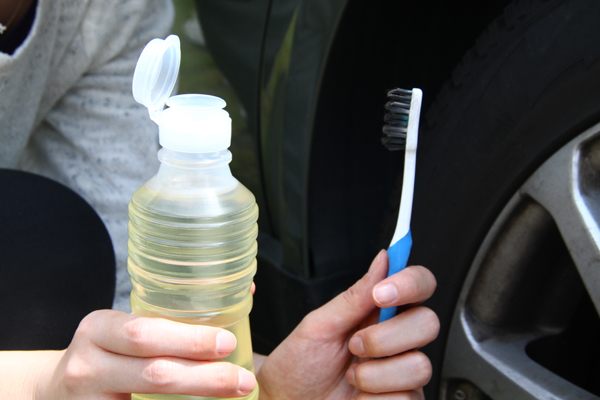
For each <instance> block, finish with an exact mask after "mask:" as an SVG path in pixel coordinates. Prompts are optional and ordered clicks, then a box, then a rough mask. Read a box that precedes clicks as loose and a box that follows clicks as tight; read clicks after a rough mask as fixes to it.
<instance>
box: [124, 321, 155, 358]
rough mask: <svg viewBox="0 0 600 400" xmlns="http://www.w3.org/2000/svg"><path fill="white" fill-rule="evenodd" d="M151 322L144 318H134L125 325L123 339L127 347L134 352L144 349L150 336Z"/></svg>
mask: <svg viewBox="0 0 600 400" xmlns="http://www.w3.org/2000/svg"><path fill="white" fill-rule="evenodd" d="M151 325H152V324H151V321H150V320H148V319H145V318H136V319H134V320H132V321H129V322H128V323H127V324H125V326H124V329H125V338H126V340H127V343H128V345H129V347H130V348H131V349H132V350H133V351H134V352H136V353H137V352H139V351H141V350H143V349H144V347H145V346H146V345H147V343H148V342H149V341H150V337H151V335H152V327H151Z"/></svg>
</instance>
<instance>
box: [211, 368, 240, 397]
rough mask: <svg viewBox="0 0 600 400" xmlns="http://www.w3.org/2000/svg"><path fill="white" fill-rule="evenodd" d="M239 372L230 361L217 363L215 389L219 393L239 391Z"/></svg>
mask: <svg viewBox="0 0 600 400" xmlns="http://www.w3.org/2000/svg"><path fill="white" fill-rule="evenodd" d="M237 381H238V373H237V370H236V369H235V367H234V366H233V365H232V364H229V363H215V379H214V381H213V385H214V389H215V390H216V391H217V392H218V393H223V394H227V393H233V392H236V391H237V386H238V385H237Z"/></svg>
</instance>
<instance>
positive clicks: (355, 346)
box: [349, 335, 365, 356]
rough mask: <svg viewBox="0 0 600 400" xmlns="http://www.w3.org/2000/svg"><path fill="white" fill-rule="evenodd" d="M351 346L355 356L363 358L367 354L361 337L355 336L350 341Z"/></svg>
mask: <svg viewBox="0 0 600 400" xmlns="http://www.w3.org/2000/svg"><path fill="white" fill-rule="evenodd" d="M349 346H350V349H351V351H352V352H353V353H354V354H355V355H357V356H362V355H364V354H365V346H364V344H363V340H362V338H361V337H360V336H356V335H355V336H354V337H353V338H352V339H350V343H349Z"/></svg>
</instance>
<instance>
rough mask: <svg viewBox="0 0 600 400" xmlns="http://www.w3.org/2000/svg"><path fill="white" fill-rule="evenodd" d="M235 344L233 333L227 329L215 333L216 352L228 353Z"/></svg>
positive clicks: (233, 348)
mask: <svg viewBox="0 0 600 400" xmlns="http://www.w3.org/2000/svg"><path fill="white" fill-rule="evenodd" d="M236 345H237V340H236V339H235V335H234V334H233V333H231V332H229V331H221V332H219V333H217V337H216V343H215V349H216V350H217V353H218V354H223V355H229V354H231V352H232V351H233V350H235V346H236Z"/></svg>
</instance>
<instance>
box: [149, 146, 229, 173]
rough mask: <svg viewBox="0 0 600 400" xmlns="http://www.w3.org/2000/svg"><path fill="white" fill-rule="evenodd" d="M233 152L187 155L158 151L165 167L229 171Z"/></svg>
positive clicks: (164, 150)
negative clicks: (222, 169)
mask: <svg viewBox="0 0 600 400" xmlns="http://www.w3.org/2000/svg"><path fill="white" fill-rule="evenodd" d="M231 158H232V157H231V152H230V151H229V150H227V149H225V150H221V151H216V152H212V153H186V152H182V151H175V150H170V149H166V148H162V149H160V150H159V151H158V160H159V161H160V162H161V163H162V164H163V165H168V166H171V167H175V168H185V169H211V168H223V167H226V168H227V169H229V163H230V162H231Z"/></svg>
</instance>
